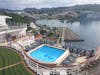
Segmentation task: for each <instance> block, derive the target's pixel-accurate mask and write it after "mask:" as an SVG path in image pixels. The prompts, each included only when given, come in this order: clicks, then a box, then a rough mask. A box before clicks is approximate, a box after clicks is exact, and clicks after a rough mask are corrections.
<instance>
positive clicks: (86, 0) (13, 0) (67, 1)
mask: <svg viewBox="0 0 100 75" xmlns="http://www.w3.org/2000/svg"><path fill="white" fill-rule="evenodd" d="M80 4H100V0H0V8H8V9H24V8H26V7H33V8H48V7H49V8H51V7H63V6H73V5H80Z"/></svg>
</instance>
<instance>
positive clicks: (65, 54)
mask: <svg viewBox="0 0 100 75" xmlns="http://www.w3.org/2000/svg"><path fill="white" fill-rule="evenodd" d="M42 46H49V47H53V48H57V49H61V50H64V51H65V52H64V53H63V54H62V55H61V56H60V57H58V59H57V60H56V61H55V62H43V61H39V60H36V59H34V58H32V57H31V56H30V53H31V52H33V51H35V50H37V49H38V48H40V47H42ZM69 54H70V52H69V51H68V50H66V49H63V48H58V47H54V46H51V45H47V44H42V45H40V46H38V47H36V48H35V49H32V50H30V51H29V52H28V53H27V55H28V56H29V57H30V58H31V59H32V60H34V61H36V62H39V63H43V64H56V65H59V64H60V63H61V62H63V61H64V60H65V58H67V57H68V55H69Z"/></svg>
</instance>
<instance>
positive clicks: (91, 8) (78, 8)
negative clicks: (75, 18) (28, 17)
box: [23, 4, 100, 14]
mask: <svg viewBox="0 0 100 75" xmlns="http://www.w3.org/2000/svg"><path fill="white" fill-rule="evenodd" d="M23 11H25V12H27V13H35V14H41V13H52V14H53V13H64V12H66V11H77V12H78V11H95V12H100V5H99V4H88V5H76V6H71V7H57V8H41V9H36V8H25V9H24V10H23Z"/></svg>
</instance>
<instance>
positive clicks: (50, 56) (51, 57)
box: [29, 45, 65, 63]
mask: <svg viewBox="0 0 100 75" xmlns="http://www.w3.org/2000/svg"><path fill="white" fill-rule="evenodd" d="M64 52H65V51H64V50H62V49H58V48H54V47H50V46H46V45H43V46H41V47H39V48H37V49H36V50H32V51H31V52H30V53H29V55H30V57H31V58H33V59H36V60H38V61H42V62H47V63H49V62H55V61H56V60H57V59H58V58H59V57H60V56H61V55H62V54H63V53H64Z"/></svg>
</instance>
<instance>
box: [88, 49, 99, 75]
mask: <svg viewBox="0 0 100 75" xmlns="http://www.w3.org/2000/svg"><path fill="white" fill-rule="evenodd" d="M96 54H98V55H99V56H100V47H99V48H98V49H97V52H96ZM99 58H100V57H99ZM88 75H100V60H99V61H98V63H97V64H95V65H92V67H90V69H89V70H88Z"/></svg>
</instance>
